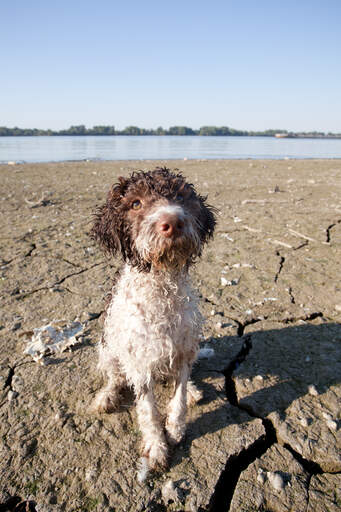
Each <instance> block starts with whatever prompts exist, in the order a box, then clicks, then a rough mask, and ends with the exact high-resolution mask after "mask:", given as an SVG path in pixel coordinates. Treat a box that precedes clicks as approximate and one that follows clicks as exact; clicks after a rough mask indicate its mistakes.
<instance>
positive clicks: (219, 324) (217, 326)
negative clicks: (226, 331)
mask: <svg viewBox="0 0 341 512" xmlns="http://www.w3.org/2000/svg"><path fill="white" fill-rule="evenodd" d="M215 326H216V329H221V328H222V326H223V324H222V323H221V322H217V323H216V324H215Z"/></svg>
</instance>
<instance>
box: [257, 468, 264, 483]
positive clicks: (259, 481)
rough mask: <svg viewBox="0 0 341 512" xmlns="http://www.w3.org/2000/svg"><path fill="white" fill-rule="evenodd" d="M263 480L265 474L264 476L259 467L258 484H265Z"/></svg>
mask: <svg viewBox="0 0 341 512" xmlns="http://www.w3.org/2000/svg"><path fill="white" fill-rule="evenodd" d="M265 480H266V476H265V474H264V472H263V470H262V469H259V470H258V475H257V482H258V483H260V484H265Z"/></svg>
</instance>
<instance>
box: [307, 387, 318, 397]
mask: <svg viewBox="0 0 341 512" xmlns="http://www.w3.org/2000/svg"><path fill="white" fill-rule="evenodd" d="M308 392H309V395H312V396H318V391H317V389H316V388H315V386H314V384H310V386H308Z"/></svg>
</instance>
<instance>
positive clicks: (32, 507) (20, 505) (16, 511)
mask: <svg viewBox="0 0 341 512" xmlns="http://www.w3.org/2000/svg"><path fill="white" fill-rule="evenodd" d="M6 511H8V512H12V511H13V512H36V503H35V502H34V501H31V500H23V499H22V498H20V496H10V497H9V498H8V499H7V500H6V501H5V502H4V503H0V512H6Z"/></svg>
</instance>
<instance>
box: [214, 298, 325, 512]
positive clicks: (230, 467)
mask: <svg viewBox="0 0 341 512" xmlns="http://www.w3.org/2000/svg"><path fill="white" fill-rule="evenodd" d="M290 293H291V292H290ZM322 316H323V314H322V312H314V313H311V314H310V315H307V316H306V317H304V320H305V321H309V320H314V319H315V318H320V317H322ZM297 320H298V319H287V320H286V321H284V323H291V322H294V321H297ZM258 321H259V320H258ZM256 322H257V320H254V321H251V322H248V323H245V324H242V323H241V322H237V323H238V331H239V332H240V333H241V336H242V335H243V333H244V329H245V327H246V325H248V324H250V323H256ZM251 349H252V335H251V334H249V335H247V336H245V339H244V343H243V345H242V348H241V350H240V351H239V352H238V354H237V355H236V357H235V358H234V359H233V360H232V361H231V362H230V364H229V365H228V366H227V367H226V369H225V370H224V371H223V374H224V376H225V392H226V397H227V399H228V401H229V402H230V404H231V405H233V406H234V407H237V408H238V409H239V410H241V411H243V412H246V413H247V414H248V415H249V416H251V418H258V419H260V420H261V421H262V424H263V427H264V430H265V435H262V436H261V437H259V438H258V439H257V440H256V441H254V443H252V445H250V446H249V447H248V448H245V449H244V450H242V451H241V452H240V453H239V454H238V455H234V456H231V457H229V458H228V460H227V461H226V465H225V469H224V470H223V471H222V473H221V474H220V477H219V479H218V482H217V484H216V486H215V490H214V493H213V494H212V496H211V499H210V503H209V510H210V511H211V512H214V511H217V510H226V511H228V510H229V509H230V505H231V502H232V499H233V495H234V492H235V489H236V486H237V484H238V480H239V477H240V475H241V473H242V472H243V471H245V470H246V469H247V468H248V467H249V466H250V464H252V463H253V462H255V460H256V459H258V458H260V457H262V455H264V454H265V452H266V451H267V450H268V449H269V448H271V446H273V445H274V444H276V443H278V438H277V432H276V429H275V427H274V425H273V423H272V421H271V420H270V419H269V418H263V417H261V416H258V415H257V414H255V413H254V411H253V410H252V408H251V407H250V406H248V405H245V404H241V403H240V402H239V400H238V395H237V391H236V385H235V381H234V379H233V373H234V371H235V370H236V369H237V368H238V367H239V366H240V365H241V364H242V363H243V362H244V361H245V360H246V358H247V356H248V355H249V353H250V351H251ZM284 448H286V449H287V450H288V451H289V452H290V453H291V454H292V455H293V457H294V458H295V460H297V461H298V462H299V464H301V466H302V467H303V468H304V469H305V470H306V471H307V473H308V475H309V480H308V489H307V491H308V497H309V484H310V480H311V478H312V476H314V475H318V474H323V473H325V472H324V471H323V470H322V468H321V467H320V465H319V464H317V463H316V462H314V461H311V460H308V459H305V458H304V457H303V456H302V455H301V454H300V453H298V452H297V451H295V450H294V449H293V448H292V447H291V446H290V445H289V444H287V443H286V444H284Z"/></svg>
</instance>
